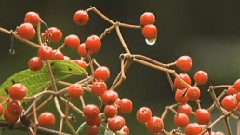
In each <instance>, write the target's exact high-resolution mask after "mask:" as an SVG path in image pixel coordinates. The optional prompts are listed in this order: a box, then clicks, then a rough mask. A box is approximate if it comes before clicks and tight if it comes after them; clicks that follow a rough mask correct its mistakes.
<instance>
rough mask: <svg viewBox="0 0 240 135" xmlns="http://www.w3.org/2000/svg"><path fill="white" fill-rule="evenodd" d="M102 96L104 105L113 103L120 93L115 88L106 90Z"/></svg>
mask: <svg viewBox="0 0 240 135" xmlns="http://www.w3.org/2000/svg"><path fill="white" fill-rule="evenodd" d="M100 97H101V100H102V103H103V104H104V105H112V104H113V103H114V102H115V101H116V100H117V99H118V93H117V92H116V91H114V90H106V91H104V92H103V94H102V95H101V96H100Z"/></svg>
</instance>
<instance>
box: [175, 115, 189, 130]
mask: <svg viewBox="0 0 240 135" xmlns="http://www.w3.org/2000/svg"><path fill="white" fill-rule="evenodd" d="M173 121H174V124H175V125H176V126H177V127H186V126H187V125H188V124H189V117H188V115H187V114H185V113H176V114H175V115H174V118H173Z"/></svg>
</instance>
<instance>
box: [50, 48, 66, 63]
mask: <svg viewBox="0 0 240 135" xmlns="http://www.w3.org/2000/svg"><path fill="white" fill-rule="evenodd" d="M51 59H52V60H64V55H63V54H62V52H61V51H60V50H58V49H55V50H53V55H52V58H51Z"/></svg>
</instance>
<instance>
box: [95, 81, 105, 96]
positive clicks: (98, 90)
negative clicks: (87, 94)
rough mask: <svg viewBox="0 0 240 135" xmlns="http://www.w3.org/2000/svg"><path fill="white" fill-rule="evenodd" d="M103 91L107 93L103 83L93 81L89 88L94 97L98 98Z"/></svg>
mask: <svg viewBox="0 0 240 135" xmlns="http://www.w3.org/2000/svg"><path fill="white" fill-rule="evenodd" d="M105 91H107V85H106V83H105V82H104V81H95V82H94V83H93V85H92V87H91V92H92V94H93V95H95V96H100V95H102V94H103V93H104V92H105Z"/></svg>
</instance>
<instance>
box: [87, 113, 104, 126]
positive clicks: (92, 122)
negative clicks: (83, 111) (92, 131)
mask: <svg viewBox="0 0 240 135" xmlns="http://www.w3.org/2000/svg"><path fill="white" fill-rule="evenodd" d="M85 120H86V123H87V125H88V126H98V127H99V126H100V124H101V116H100V114H99V115H97V116H96V117H85Z"/></svg>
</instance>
